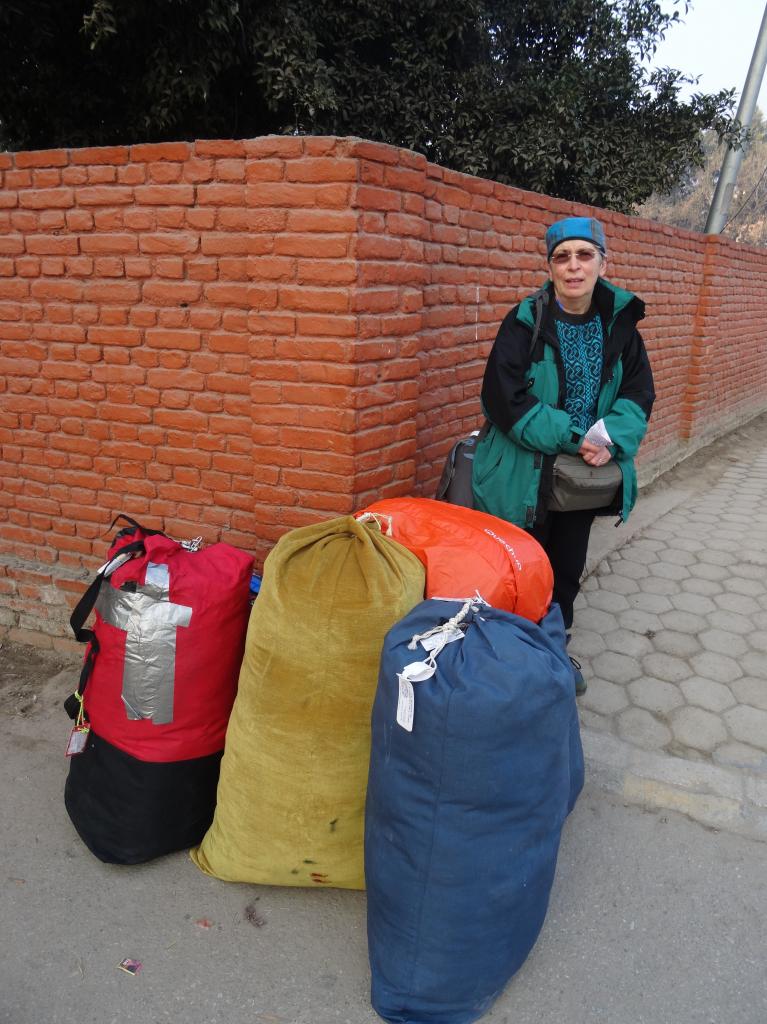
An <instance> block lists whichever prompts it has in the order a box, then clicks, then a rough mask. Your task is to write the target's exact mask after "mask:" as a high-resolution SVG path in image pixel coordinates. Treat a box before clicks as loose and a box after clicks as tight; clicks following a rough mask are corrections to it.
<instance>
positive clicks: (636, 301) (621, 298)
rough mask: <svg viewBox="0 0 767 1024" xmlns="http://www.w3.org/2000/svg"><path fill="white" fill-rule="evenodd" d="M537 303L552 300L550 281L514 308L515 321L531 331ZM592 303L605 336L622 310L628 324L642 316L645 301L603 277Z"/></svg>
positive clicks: (599, 281)
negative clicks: (515, 309) (600, 320)
mask: <svg viewBox="0 0 767 1024" xmlns="http://www.w3.org/2000/svg"><path fill="white" fill-rule="evenodd" d="M539 302H540V303H542V304H543V305H544V306H546V305H548V304H550V303H553V302H554V285H553V284H552V282H551V281H547V282H546V283H545V284H544V286H543V287H542V288H540V289H539V290H538V291H537V292H535V293H534V294H533V295H530V296H528V297H527V298H526V299H524V300H523V301H522V302H521V303H520V305H519V307H518V309H517V320H519V321H520V322H521V323H523V324H525V325H526V326H527V327H529V328H530V329H531V330H533V329H534V328H535V324H536V314H537V312H538V303H539ZM594 305H595V306H596V307H597V311H598V312H599V315H600V317H601V318H602V323H603V324H604V325H605V329H606V331H607V334H608V335H609V334H612V330H613V327H614V326H615V323H616V321H617V319H618V317H619V316H620V315H621V313H623V312H624V311H625V313H626V316H627V317H628V319H629V322H630V324H631V326H632V327H634V326H635V325H636V324H637V323H638V322H639V321H640V320H642V319H644V315H645V304H644V302H642V300H641V299H640V298H638V297H637V296H636V295H634V294H633V292H629V291H626V289H625V288H619V287H618V286H617V285H614V284H612V283H611V282H610V281H608V280H606V279H605V278H603V277H600V278H599V279H598V280H597V283H596V287H595V288H594ZM539 322H540V318H539Z"/></svg>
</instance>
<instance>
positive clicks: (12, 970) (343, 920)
mask: <svg viewBox="0 0 767 1024" xmlns="http://www.w3.org/2000/svg"><path fill="white" fill-rule="evenodd" d="M0 657H2V653H1V652H0ZM54 667H55V666H54ZM50 669H51V665H48V670H49V671H50ZM45 671H46V666H45V665H44V664H39V665H37V666H36V672H35V679H34V680H33V681H32V682H31V683H29V684H28V685H27V686H26V687H25V686H24V685H22V684H19V686H18V687H17V689H18V691H19V692H20V693H23V692H24V691H25V690H26V691H27V697H28V696H29V692H30V691H31V690H33V691H34V692H35V693H36V695H37V699H36V700H35V701H32V702H30V701H29V700H24V701H22V703H21V704H19V703H18V702H17V703H16V704H15V705H14V703H13V702H9V704H8V705H7V706H6V707H5V709H4V710H3V712H2V714H1V715H0V737H2V744H3V750H4V752H5V758H4V760H5V771H4V773H3V785H2V787H0V788H1V791H2V821H3V829H2V836H1V838H0V849H1V850H2V864H3V870H2V874H0V884H1V885H2V892H3V901H2V915H1V916H0V929H2V936H3V958H2V962H1V963H0V1021H2V1022H3V1024H58V1022H61V1024H112V1022H115V1024H117V1022H119V1024H165V1022H173V1024H372V1022H374V1021H376V1020H378V1018H377V1017H376V1015H375V1014H374V1012H373V1011H372V1009H371V1008H370V1004H369V1000H368V985H369V973H368V965H367V949H366V939H365V897H364V894H362V893H352V892H340V891H329V890H324V891H321V892H320V891H306V890H301V889H293V890H291V889H269V888H263V887H256V886H250V885H233V884H227V883H223V882H219V881H217V880H215V879H211V878H208V877H206V876H204V875H203V874H201V873H200V872H199V871H198V870H197V869H196V868H195V867H194V865H193V864H192V863H191V861H190V860H189V859H188V857H187V856H186V855H184V854H178V855H175V856H172V857H167V858H164V859H162V860H160V861H156V862H154V863H151V864H148V865H145V866H141V867H133V868H118V867H110V866H106V865H103V864H100V863H99V862H98V861H97V860H95V859H94V858H93V857H92V855H91V854H90V853H89V852H88V851H87V850H86V849H85V847H84V846H83V845H82V843H81V842H80V841H79V839H78V838H77V836H76V834H75V833H74V830H73V829H72V827H71V825H70V823H69V820H68V818H67V816H66V812H65V810H64V805H63V796H62V791H63V784H64V778H65V773H66V770H67V765H66V761H65V759H64V757H63V749H64V744H65V742H66V738H67V735H68V720H67V719H66V718H65V716H64V715H63V712H61V711H60V710H59V707H57V703H58V701H59V700H60V698H61V697H62V696H63V695H64V694H65V693H66V692H67V688H68V673H67V671H64V672H63V673H61V674H60V675H58V676H55V677H54V678H53V679H52V680H51V681H50V682H48V683H47V684H45V685H41V683H40V680H41V675H44V674H45ZM14 707H17V708H18V707H24V708H25V711H24V713H23V714H20V713H19V712H18V710H16V711H14ZM766 860H767V847H766V846H765V844H763V843H759V842H756V841H753V840H750V839H746V838H743V837H741V836H737V835H732V834H728V833H726V832H721V833H717V832H715V831H713V830H710V829H706V828H704V827H703V826H701V825H699V824H696V823H694V822H692V821H690V820H688V819H686V818H684V817H682V816H680V815H677V814H674V813H673V812H665V813H664V812H659V811H655V812H651V811H645V810H642V809H640V808H637V807H627V806H624V805H623V803H622V802H621V801H620V800H619V799H617V798H616V797H614V796H612V795H610V794H608V793H605V792H602V791H600V790H599V789H597V788H595V787H594V786H593V785H587V788H586V790H585V791H584V793H583V794H582V796H581V799H580V801H579V803H578V805H577V807H576V809H575V811H574V813H573V815H572V816H571V818H570V821H569V822H568V824H567V827H566V831H565V835H564V839H563V844H562V848H561V851H560V858H559V866H558V871H557V878H556V883H555V887H554V891H553V893H552V899H551V905H550V910H549V915H548V918H547V921H546V924H545V926H544V930H543V933H542V935H541V938H540V939H539V942H538V944H537V946H536V948H535V949H534V951H533V953H532V955H531V956H530V958H529V959H528V961H527V963H526V964H525V965H524V967H523V968H522V970H521V971H520V972H519V974H518V975H517V976H516V977H515V978H514V979H513V980H512V982H511V983H510V985H509V986H508V988H507V989H506V991H505V992H504V994H503V996H502V997H501V998H500V999H499V1000H498V1002H497V1003H496V1005H495V1006H494V1008H493V1009H492V1010H491V1011H490V1012H489V1013H488V1014H487V1015H486V1016H485V1017H484V1018H483V1021H486V1022H487V1024H562V1022H563V1021H564V1022H567V1024H587V1022H588V1024H764V1022H765V1020H767V980H766V975H765V969H764V953H765V949H767V881H766V878H767V873H766V872H765V862H766ZM126 957H132V958H135V959H137V960H140V961H141V962H142V964H143V968H142V970H141V972H140V973H139V974H138V975H137V976H135V977H131V976H130V975H128V974H126V973H124V972H123V971H121V970H119V969H118V968H117V964H118V963H119V962H120V961H121V960H123V959H124V958H126Z"/></svg>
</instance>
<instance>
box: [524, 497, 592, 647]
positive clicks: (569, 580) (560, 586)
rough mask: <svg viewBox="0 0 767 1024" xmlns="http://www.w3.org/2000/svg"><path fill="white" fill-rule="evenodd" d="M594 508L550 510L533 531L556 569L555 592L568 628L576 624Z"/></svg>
mask: <svg viewBox="0 0 767 1024" xmlns="http://www.w3.org/2000/svg"><path fill="white" fill-rule="evenodd" d="M593 522H594V512H591V511H585V512H549V513H548V515H547V516H546V518H545V519H544V520H543V522H542V523H540V524H539V525H537V526H534V527H533V528H532V530H531V531H530V533H531V534H532V535H533V537H535V539H536V540H537V541H538V543H539V544H540V545H541V547H542V548H543V549H544V551H545V552H546V554H547V555H548V556H549V561H550V562H551V568H552V569H553V571H554V596H553V600H554V601H556V602H557V604H558V605H559V607H560V608H561V609H562V616H563V617H564V620H565V629H568V630H569V629H570V627H571V626H572V624H573V601H574V600H575V599H576V597H577V596H578V591H579V590H580V580H581V573H582V572H583V567H584V566H585V564H586V552H587V550H588V546H589V534H590V532H591V524H592V523H593Z"/></svg>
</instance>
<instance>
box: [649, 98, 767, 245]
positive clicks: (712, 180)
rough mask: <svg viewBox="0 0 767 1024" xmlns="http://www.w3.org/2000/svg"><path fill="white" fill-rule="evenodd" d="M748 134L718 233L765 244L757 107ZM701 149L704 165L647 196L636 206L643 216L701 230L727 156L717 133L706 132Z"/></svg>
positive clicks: (766, 166) (765, 173)
mask: <svg viewBox="0 0 767 1024" xmlns="http://www.w3.org/2000/svg"><path fill="white" fill-rule="evenodd" d="M751 135H752V138H751V142H750V144H749V145H748V148H747V149H746V152H745V154H744V156H743V162H742V163H741V165H740V171H739V174H738V180H737V183H736V187H735V190H734V192H733V195H732V201H731V203H730V209H729V213H728V217H729V222H728V223H727V225H726V227H725V228H724V230H723V231H722V234H723V235H725V236H726V237H727V238H733V239H735V241H736V242H748V243H749V244H751V245H767V124H765V120H764V117H763V116H762V114H761V112H760V111H759V110H757V111H756V115H755V117H754V121H753V126H752V132H751ZM703 151H704V162H703V166H702V167H690V168H689V169H688V171H687V173H686V174H684V175H683V177H682V178H681V179H680V181H679V182H678V183H677V184H676V185H675V186H674V188H673V189H671V191H670V192H668V193H666V194H665V195H661V194H658V193H656V194H654V195H652V196H650V198H649V199H648V200H647V202H646V203H644V204H643V205H642V206H641V207H640V208H639V210H638V213H639V214H640V215H641V216H642V217H647V218H649V219H650V220H659V221H661V222H662V223H664V224H671V225H673V226H674V227H679V228H687V229H688V230H690V231H703V230H704V228H705V226H706V218H707V217H708V211H709V210H710V208H711V202H712V200H713V198H714V190H715V188H716V183H717V180H718V178H719V171H720V169H721V167H722V161H723V160H724V154H725V150H724V146H723V145H722V144H721V143H719V142H718V140H717V137H716V133H715V132H713V131H708V132H706V133H705V135H704V138H703Z"/></svg>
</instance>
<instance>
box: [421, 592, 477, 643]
mask: <svg viewBox="0 0 767 1024" xmlns="http://www.w3.org/2000/svg"><path fill="white" fill-rule="evenodd" d="M480 601H482V598H481V597H480V596H479V594H477V595H476V597H470V598H469V599H468V601H466V603H465V604H464V606H463V607H462V608H461V610H460V611H459V612H456V614H455V615H454V616H453V617H452V619H448V621H447V622H443V623H442V625H441V626H434V628H433V629H429V630H427V632H426V633H418V634H417V635H416V636H414V637H413V639H412V640H411V641H410V643H409V644H408V645H407V648H408V650H409V651H414V650H415V649H416V647H417V645H418V643H419V641H421V640H426V639H427V637H430V636H434V634H435V633H443V632H444V633H446V632H447V631H448V630H450V629H458V627H459V626H460V624H461V623H462V622H463V620H464V619H465V618H466V616H467V615H468V614H469V612H470V611H471V610H472V609H477V608H478V607H479V602H480ZM482 603H483V604H484V602H482Z"/></svg>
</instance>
